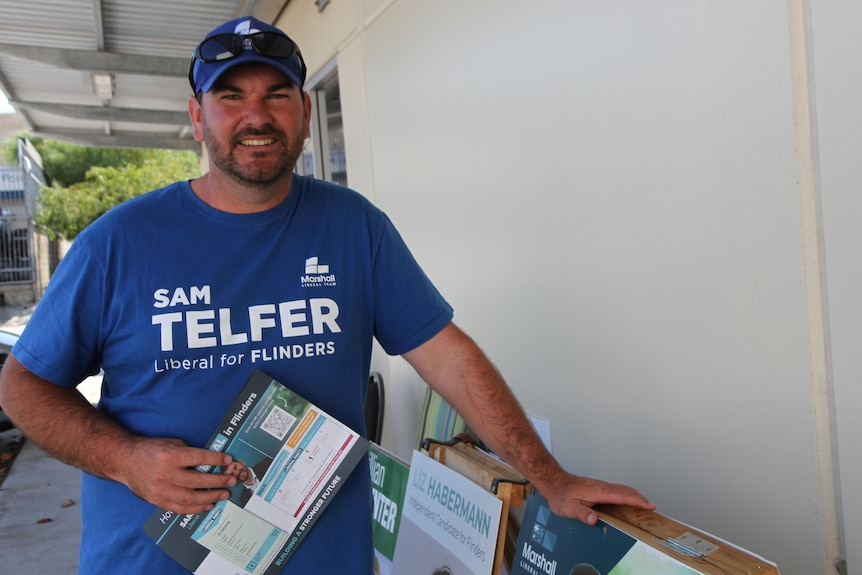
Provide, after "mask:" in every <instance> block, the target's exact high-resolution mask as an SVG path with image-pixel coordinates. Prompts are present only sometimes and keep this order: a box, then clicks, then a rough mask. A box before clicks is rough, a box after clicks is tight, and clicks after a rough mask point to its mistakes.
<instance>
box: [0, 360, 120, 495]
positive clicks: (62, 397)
mask: <svg viewBox="0 0 862 575" xmlns="http://www.w3.org/2000/svg"><path fill="white" fill-rule="evenodd" d="M0 405H2V406H3V410H4V411H5V412H6V413H7V414H8V415H9V417H10V419H12V421H13V422H14V423H15V425H16V426H18V428H19V429H21V431H23V432H24V434H25V435H26V436H27V437H28V438H30V439H31V440H32V441H33V442H34V443H36V444H37V445H38V446H39V447H41V448H42V449H44V450H45V451H46V452H47V453H48V454H50V455H51V456H53V457H56V458H57V459H59V460H60V461H63V462H64V463H68V464H70V465H73V466H75V467H78V468H81V469H83V470H85V471H87V472H89V473H92V474H93V475H98V476H100V477H106V478H109V479H119V477H118V473H119V465H118V464H117V461H118V458H122V457H123V455H124V454H125V453H126V452H128V450H129V449H132V442H133V439H134V436H133V435H132V434H131V433H130V432H129V431H128V430H126V429H125V428H123V427H122V426H120V425H119V424H117V423H116V422H115V421H113V420H112V419H110V418H108V417H107V416H105V415H104V414H102V413H101V412H99V411H98V410H97V409H95V408H94V407H93V406H92V405H90V404H89V402H87V400H86V399H85V398H84V397H83V396H82V395H81V394H80V393H79V392H78V390H77V389H74V388H65V387H60V386H58V385H54V384H53V383H51V382H48V381H45V380H44V379H42V378H40V377H38V376H36V375H34V374H33V373H31V372H30V371H29V370H27V369H26V368H25V367H24V366H22V365H21V364H20V363H19V362H18V361H17V360H16V359H15V357H14V356H10V357H9V359H8V360H7V361H6V364H5V366H4V368H3V372H2V374H0Z"/></svg>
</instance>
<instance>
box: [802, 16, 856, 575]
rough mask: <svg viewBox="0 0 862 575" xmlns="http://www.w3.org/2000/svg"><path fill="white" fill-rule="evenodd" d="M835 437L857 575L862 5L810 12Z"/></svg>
mask: <svg viewBox="0 0 862 575" xmlns="http://www.w3.org/2000/svg"><path fill="white" fill-rule="evenodd" d="M811 12H812V14H811V20H812V31H813V47H812V48H813V55H814V70H815V75H816V90H815V94H814V96H815V99H816V106H815V109H816V114H817V126H818V135H819V138H818V142H819V156H820V167H821V171H820V182H821V186H822V204H823V220H824V236H825V239H824V241H825V246H826V253H825V259H826V264H825V265H826V269H827V280H828V285H827V288H828V289H827V295H828V304H829V308H830V314H829V319H830V324H831V333H830V335H831V343H832V358H833V364H832V369H833V374H834V386H835V405H836V424H837V425H836V432H837V438H836V439H837V444H838V456H839V465H840V473H839V477H840V481H841V486H842V489H841V493H842V497H843V505H842V508H843V511H844V525H845V541H846V545H847V550H846V551H847V565H848V567H849V573H851V574H858V573H862V547H860V542H862V492H860V489H859V486H860V485H862V450H860V449H859V437H860V432H862V409H860V407H862V385H860V382H862V354H860V350H859V348H860V342H862V304H860V294H862V265H860V246H862V232H860V229H862V226H860V222H862V194H860V185H862V184H860V182H862V75H860V72H859V71H860V70H862V40H860V35H859V30H860V29H862V4H859V3H858V2H853V1H852V0H839V1H835V2H814V3H813V4H812V10H811Z"/></svg>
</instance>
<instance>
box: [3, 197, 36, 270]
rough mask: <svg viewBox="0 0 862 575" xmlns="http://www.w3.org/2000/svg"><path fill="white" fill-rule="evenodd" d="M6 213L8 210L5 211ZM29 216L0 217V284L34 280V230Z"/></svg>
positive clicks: (8, 215)
mask: <svg viewBox="0 0 862 575" xmlns="http://www.w3.org/2000/svg"><path fill="white" fill-rule="evenodd" d="M3 211H4V212H6V210H5V209H4V210H3ZM30 222H31V220H30V218H29V217H28V216H18V215H14V214H7V213H4V214H3V215H0V283H3V284H9V283H21V282H31V281H33V279H34V273H35V269H34V265H35V262H34V259H33V230H32V224H31V223H30Z"/></svg>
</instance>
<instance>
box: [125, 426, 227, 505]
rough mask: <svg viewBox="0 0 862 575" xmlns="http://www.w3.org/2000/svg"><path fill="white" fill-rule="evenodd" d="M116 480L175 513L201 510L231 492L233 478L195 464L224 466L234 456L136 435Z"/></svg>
mask: <svg viewBox="0 0 862 575" xmlns="http://www.w3.org/2000/svg"><path fill="white" fill-rule="evenodd" d="M125 460H126V462H127V464H126V465H124V466H123V468H122V471H120V472H119V473H118V477H116V479H117V480H119V481H121V482H122V483H124V484H126V485H127V486H128V487H129V489H131V490H132V491H133V492H134V493H135V495H137V496H138V497H140V498H141V499H144V500H146V501H149V502H150V503H152V504H153V505H156V506H158V507H163V508H165V509H168V510H170V511H173V512H174V513H179V514H183V515H185V514H187V513H200V512H202V511H208V510H210V509H212V508H213V505H214V504H215V503H216V502H218V501H222V500H224V499H227V498H228V497H229V496H230V493H229V492H228V491H227V489H228V488H230V487H233V486H234V485H236V478H235V477H233V476H232V475H223V474H221V473H205V472H203V471H198V470H197V469H195V468H196V467H197V466H201V465H208V466H214V467H215V466H219V467H221V466H225V465H229V464H230V463H231V461H233V459H232V458H231V456H230V455H227V454H226V453H219V452H217V451H210V450H208V449H200V448H197V447H189V446H188V445H186V444H185V443H184V442H182V441H180V440H179V439H166V438H148V437H136V438H134V439H133V440H132V441H131V443H130V445H129V450H128V453H127V455H126V458H125Z"/></svg>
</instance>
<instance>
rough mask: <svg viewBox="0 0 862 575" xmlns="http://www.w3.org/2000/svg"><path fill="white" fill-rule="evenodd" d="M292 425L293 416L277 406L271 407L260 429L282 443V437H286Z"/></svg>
mask: <svg viewBox="0 0 862 575" xmlns="http://www.w3.org/2000/svg"><path fill="white" fill-rule="evenodd" d="M294 423H296V418H295V417H294V416H292V415H291V414H289V413H288V412H286V411H285V410H283V409H282V408H280V407H278V406H277V405H273V406H272V409H271V410H270V412H269V415H267V416H266V419H265V420H264V421H263V423H262V424H261V426H260V428H261V429H262V430H264V431H265V432H267V433H268V434H270V435H272V436H273V437H275V438H276V439H278V440H279V441H283V440H284V436H285V435H287V432H288V431H290V428H291V427H293V424H294Z"/></svg>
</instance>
